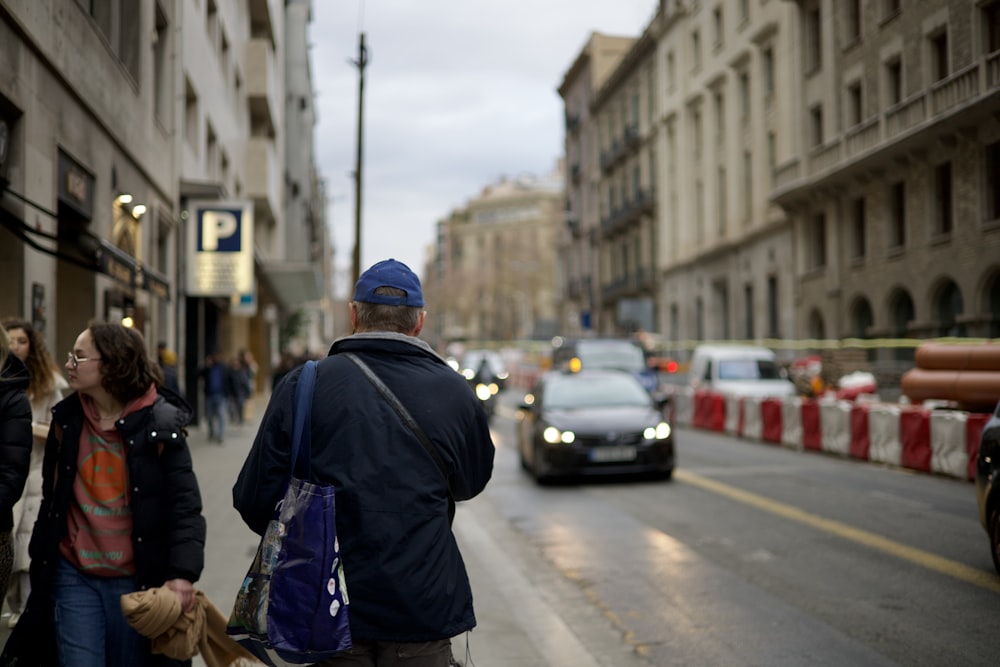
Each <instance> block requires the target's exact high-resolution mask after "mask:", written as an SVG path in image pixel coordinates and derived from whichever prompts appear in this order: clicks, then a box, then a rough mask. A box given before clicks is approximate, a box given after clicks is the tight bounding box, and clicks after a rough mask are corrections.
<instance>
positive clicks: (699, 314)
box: [694, 296, 705, 340]
mask: <svg viewBox="0 0 1000 667" xmlns="http://www.w3.org/2000/svg"><path fill="white" fill-rule="evenodd" d="M694 337H695V340H705V305H704V304H703V303H702V301H701V297H700V296H699V297H698V299H697V300H696V301H695V303H694Z"/></svg>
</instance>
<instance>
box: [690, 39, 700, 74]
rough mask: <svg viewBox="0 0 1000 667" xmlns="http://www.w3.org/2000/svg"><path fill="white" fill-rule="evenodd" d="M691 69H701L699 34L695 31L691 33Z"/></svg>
mask: <svg viewBox="0 0 1000 667" xmlns="http://www.w3.org/2000/svg"><path fill="white" fill-rule="evenodd" d="M691 67H692V69H696V70H697V69H700V68H701V34H700V33H699V32H698V31H697V30H695V31H693V32H692V33H691Z"/></svg>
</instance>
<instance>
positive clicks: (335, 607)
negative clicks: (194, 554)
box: [226, 361, 351, 667]
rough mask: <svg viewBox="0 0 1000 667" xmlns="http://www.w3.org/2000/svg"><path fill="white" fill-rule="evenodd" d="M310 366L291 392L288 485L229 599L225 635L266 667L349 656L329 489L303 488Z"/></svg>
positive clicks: (306, 469) (313, 371)
mask: <svg viewBox="0 0 1000 667" xmlns="http://www.w3.org/2000/svg"><path fill="white" fill-rule="evenodd" d="M315 381H316V362H315V361H309V362H306V365H305V366H304V367H303V369H302V373H301V375H299V381H298V385H297V386H296V388H295V427H294V429H293V434H292V455H291V470H292V474H291V479H290V480H289V483H288V489H287V490H286V491H285V496H284V498H283V499H282V500H281V502H280V503H278V507H277V508H276V509H275V513H274V518H272V519H271V521H270V523H269V524H268V526H267V530H266V532H265V533H264V536H263V537H262V538H261V541H260V546H258V547H257V555H256V556H255V557H254V560H253V563H252V564H251V565H250V570H249V571H248V572H247V576H246V578H245V579H244V580H243V585H242V586H240V590H239V592H238V593H237V595H236V603H235V604H234V606H233V613H232V615H231V616H230V618H229V624H228V627H227V628H226V631H227V633H228V634H229V635H230V636H232V637H233V639H235V640H236V641H237V642H238V643H239V644H241V645H242V646H243V647H244V648H246V649H247V650H248V651H250V652H251V653H253V654H254V655H255V656H257V657H258V658H259V659H260V660H261V661H263V662H265V663H267V664H269V665H272V667H284V666H285V665H303V664H312V663H316V662H322V661H323V660H326V659H329V658H332V657H334V656H335V655H336V654H337V653H339V652H341V651H346V650H347V649H349V648H351V626H350V622H349V619H348V606H349V604H350V600H349V599H348V596H347V585H346V582H345V580H344V567H343V563H342V562H341V560H340V544H339V542H338V541H337V523H336V512H335V510H336V506H335V504H334V488H333V486H332V485H329V484H314V483H312V482H310V481H308V480H309V468H310V439H311V435H310V431H311V428H310V412H311V407H312V394H313V385H314V384H315Z"/></svg>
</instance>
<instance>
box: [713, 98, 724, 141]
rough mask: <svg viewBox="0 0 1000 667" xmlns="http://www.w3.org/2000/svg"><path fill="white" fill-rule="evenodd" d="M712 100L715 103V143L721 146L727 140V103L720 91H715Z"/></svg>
mask: <svg viewBox="0 0 1000 667" xmlns="http://www.w3.org/2000/svg"><path fill="white" fill-rule="evenodd" d="M712 100H713V103H714V105H715V143H716V144H718V145H720V146H721V145H722V144H723V143H724V142H725V140H726V103H725V100H724V98H723V97H722V93H721V92H719V91H715V94H714V95H713V96H712Z"/></svg>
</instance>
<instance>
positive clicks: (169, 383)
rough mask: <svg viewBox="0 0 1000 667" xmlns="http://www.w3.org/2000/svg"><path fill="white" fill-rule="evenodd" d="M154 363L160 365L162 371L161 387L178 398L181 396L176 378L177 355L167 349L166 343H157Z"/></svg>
mask: <svg viewBox="0 0 1000 667" xmlns="http://www.w3.org/2000/svg"><path fill="white" fill-rule="evenodd" d="M156 361H157V362H158V363H159V364H160V370H161V371H163V387H164V388H165V389H169V390H170V391H172V392H174V393H175V394H177V395H178V396H183V394H182V393H181V385H180V382H179V380H178V378H177V355H176V354H174V351H173V350H171V349H170V348H169V347H167V344H166V343H159V344H158V345H157V346H156Z"/></svg>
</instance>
